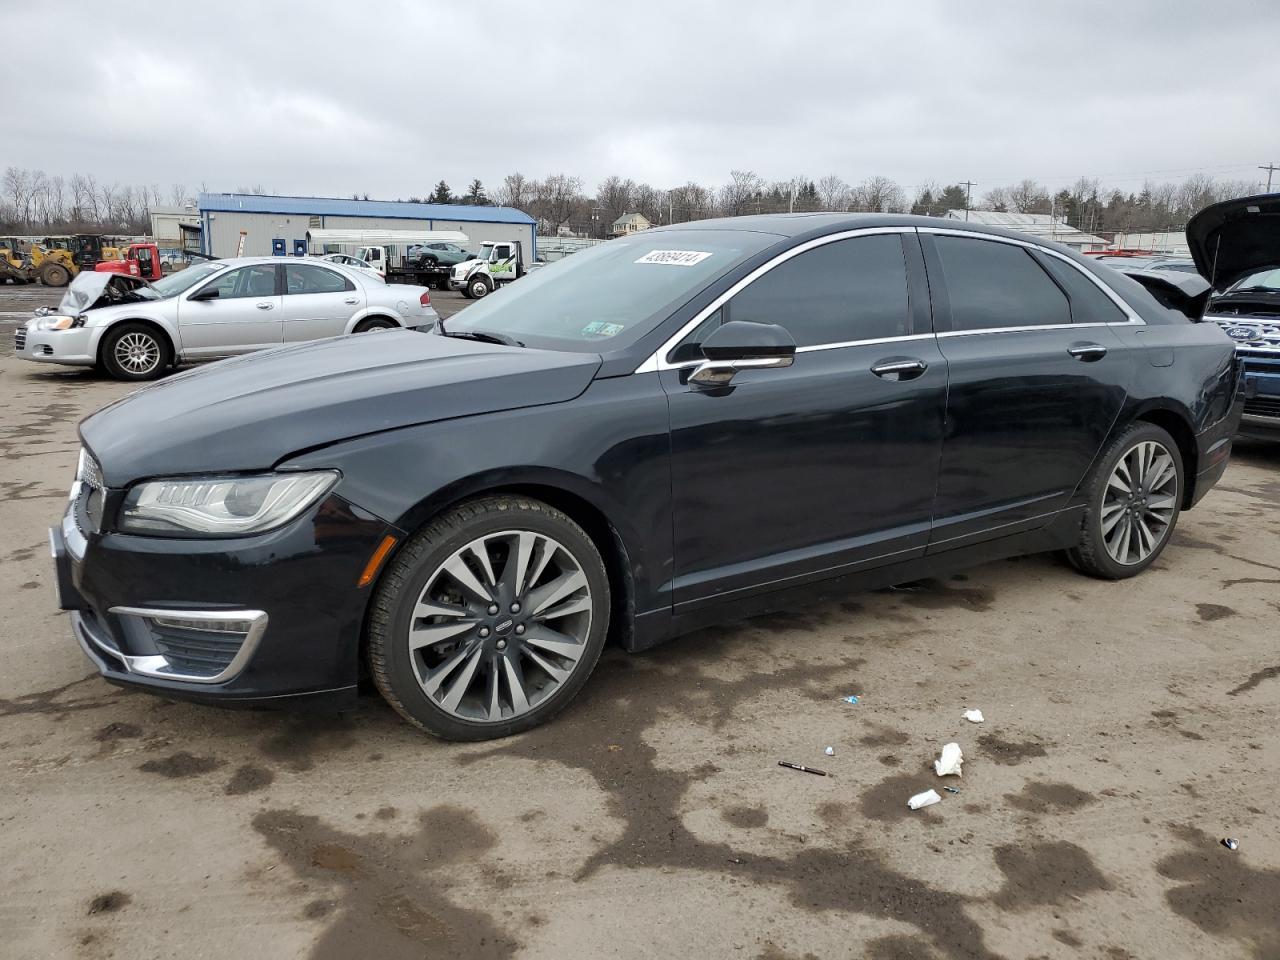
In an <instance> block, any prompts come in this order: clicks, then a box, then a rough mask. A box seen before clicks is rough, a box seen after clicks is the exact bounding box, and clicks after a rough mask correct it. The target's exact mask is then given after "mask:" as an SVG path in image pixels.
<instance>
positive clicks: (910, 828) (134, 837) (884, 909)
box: [0, 287, 1280, 960]
mask: <svg viewBox="0 0 1280 960" xmlns="http://www.w3.org/2000/svg"><path fill="white" fill-rule="evenodd" d="M435 299H436V302H437V305H438V306H440V307H445V308H446V309H449V308H452V307H455V306H459V305H461V304H462V303H464V302H465V301H461V300H459V299H458V298H457V297H456V295H451V294H438V295H436V297H435ZM56 300H57V294H56V292H55V293H54V294H53V295H52V296H50V292H49V291H47V290H44V289H43V288H39V287H37V288H27V289H25V290H22V289H14V288H0V402H2V403H3V407H2V408H0V410H2V414H0V494H3V498H2V499H0V577H2V579H3V582H4V584H5V586H4V588H3V589H0V624H2V626H0V643H2V644H3V659H2V661H0V662H3V664H4V665H5V669H4V670H3V671H0V771H2V773H0V864H3V869H2V870H0V957H4V958H11V957H23V958H26V957H32V958H37V957H38V958H44V957H108V956H115V957H120V958H141V957H175V958H177V957H182V958H188V957H206V958H213V957H218V958H220V957H228V958H231V957H236V958H238V957H265V956H271V957H317V958H353V957H377V958H379V960H383V958H399V957H406V958H407V957H433V958H434V957H440V958H446V957H447V958H472V957H521V958H559V960H563V958H567V957H568V958H577V957H593V958H594V957H637V958H640V957H643V958H650V957H661V956H665V957H677V958H678V957H689V956H699V957H707V958H711V957H747V958H767V960H801V958H809V957H818V958H829V957H860V958H861V957H865V958H872V960H902V958H908V957H912V958H967V957H977V958H983V957H993V956H1002V957H1009V958H1022V957H1098V958H1104V960H1124V958H1147V957H1159V958H1162V960H1164V958H1171V957H1197V958H1200V957H1214V958H1221V957H1254V958H1263V957H1266V958H1271V957H1277V956H1280V924H1278V923H1277V915H1278V910H1280V907H1278V906H1277V905H1280V831H1278V830H1277V829H1276V815H1277V813H1278V812H1280V809H1278V805H1277V801H1276V793H1275V791H1276V783H1277V782H1278V780H1280V741H1278V740H1277V738H1276V736H1275V727H1276V718H1277V711H1278V710H1280V649H1277V640H1276V638H1277V635H1278V632H1277V629H1276V624H1277V622H1280V590H1278V589H1277V584H1280V537H1278V536H1277V534H1278V533H1280V513H1278V512H1277V511H1278V509H1280V446H1277V447H1264V446H1252V447H1245V448H1241V449H1239V450H1238V451H1237V455H1236V458H1235V460H1234V461H1233V463H1232V465H1231V467H1230V469H1229V471H1228V473H1227V475H1226V477H1225V479H1224V480H1223V483H1222V484H1221V485H1220V487H1219V488H1218V489H1217V490H1215V491H1214V492H1213V493H1211V494H1210V496H1209V497H1208V499H1207V500H1206V501H1205V502H1204V503H1203V504H1202V505H1201V506H1200V507H1199V508H1197V509H1196V510H1195V511H1193V512H1192V513H1190V514H1188V515H1186V516H1184V517H1183V518H1182V521H1181V522H1180V523H1179V527H1178V532H1177V534H1176V537H1175V540H1174V542H1173V544H1172V546H1171V547H1170V548H1169V549H1168V551H1167V552H1166V553H1165V554H1164V556H1163V557H1162V558H1161V560H1160V562H1159V563H1158V564H1157V566H1156V567H1155V568H1153V570H1152V571H1151V572H1150V573H1148V574H1147V575H1146V576H1143V577H1141V578H1139V579H1138V580H1136V581H1130V582H1128V583H1123V584H1111V583H1103V582H1099V581H1094V580H1088V579H1085V578H1082V577H1080V576H1078V575H1076V574H1074V573H1073V572H1071V571H1070V570H1069V569H1068V568H1066V567H1065V566H1062V565H1060V564H1059V563H1057V562H1056V561H1055V560H1053V559H1051V558H1048V557H1036V558H1030V559H1022V560H1017V561H1013V562H1006V563H998V564H993V565H989V566H985V567H981V568H977V569H973V570H969V571H966V572H965V573H963V574H960V575H958V576H955V577H953V578H951V579H949V580H947V581H944V582H932V581H930V582H924V583H921V584H916V585H912V586H910V587H908V588H900V589H895V590H891V591H883V592H879V593H871V594H858V595H849V596H841V597H834V598H832V599H831V600H830V601H829V602H828V603H826V604H825V605H824V606H822V607H820V608H818V609H809V610H806V611H803V612H792V613H780V614H774V615H770V616H767V617H760V618H756V619H754V620H750V621H747V622H745V623H742V624H738V625H735V626H730V627H724V628H719V629H714V630H708V631H704V632H702V633H700V634H697V635H693V636H689V637H685V638H682V639H680V640H677V641H675V642H673V643H670V644H667V645H665V646H663V647H660V648H658V649H657V650H654V651H651V652H650V653H647V654H644V655H640V656H627V655H625V654H621V653H618V652H613V653H610V654H607V655H606V656H605V658H604V659H603V660H602V662H601V664H600V667H599V669H598V670H597V672H596V675H595V677H594V678H593V679H592V681H591V683H590V684H588V686H587V689H586V691H585V693H584V695H583V696H582V697H581V698H580V699H579V701H578V702H577V703H576V704H575V705H574V706H572V707H571V708H569V710H567V711H566V712H565V714H563V715H562V716H561V718H560V719H559V720H557V721H556V722H554V723H553V724H552V725H550V726H549V727H546V728H543V729H541V730H538V731H535V732H533V733H530V734H526V735H524V736H521V737H517V738H514V739H511V740H507V741H503V742H499V743H495V744H489V745H469V746H457V745H451V744H445V743H440V742H436V741H433V740H430V739H427V738H424V737H423V736H421V735H419V734H418V733H416V732H415V731H413V730H412V729H410V728H409V727H408V726H406V725H405V724H403V723H402V722H400V721H399V720H398V719H397V718H396V716H395V715H394V714H393V713H392V712H391V711H390V710H389V709H388V708H387V707H385V706H384V705H383V704H382V703H381V701H380V700H378V699H377V698H376V697H375V696H372V695H370V696H367V697H365V698H363V700H362V703H361V705H360V708H359V709H358V710H357V711H355V712H354V713H352V714H349V715H345V716H329V715H318V714H287V713H253V712H229V711H221V710H216V709H210V708H204V707H197V706H191V705H186V704H178V703H171V702H167V701H164V700H159V699H155V698H152V697H148V696H143V695H140V694H134V693H129V692H125V691H123V690H120V689H118V688H116V687H112V686H109V685H107V684H105V683H104V682H102V681H101V680H99V679H98V678H97V675H96V674H95V673H94V672H93V671H92V670H91V668H90V666H89V664H88V662H87V661H86V660H85V659H84V657H83V656H82V655H81V653H80V651H79V649H78V648H77V647H76V645H75V644H74V642H73V641H72V640H71V638H70V635H69V631H68V627H67V624H66V622H65V618H64V617H63V616H62V615H60V614H59V613H58V612H57V611H56V610H55V609H54V596H53V588H52V585H51V570H50V567H49V561H48V556H47V549H46V540H45V528H46V527H47V526H49V525H50V524H51V523H52V522H54V520H55V519H56V518H57V516H58V515H59V513H60V511H61V509H62V506H63V502H64V499H65V496H66V489H67V486H68V483H69V482H70V479H71V473H72V470H73V468H74V464H75V459H76V450H77V442H76V434H75V425H76V422H77V421H78V420H79V419H80V418H81V417H82V416H84V415H86V414H87V413H89V412H91V411H93V410H94V409H96V408H98V407H100V406H102V405H103V404H105V403H107V402H109V401H111V400H113V399H115V398H117V397H120V396H122V395H123V394H124V393H126V392H127V390H128V388H127V387H125V386H123V385H120V384H116V383H112V382H109V381H106V380H102V379H99V378H98V377H97V376H96V375H94V374H92V373H89V372H78V371H64V370H60V369H58V368H53V367H48V368H44V367H36V366H35V365H31V364H26V363H22V362H20V361H17V360H15V359H14V358H13V355H12V334H11V330H12V325H11V322H6V321H12V320H13V319H14V317H12V316H9V314H14V313H18V314H22V315H24V316H25V315H28V314H29V311H30V309H31V308H32V307H33V306H35V305H38V304H39V303H42V302H56ZM849 693H856V694H860V695H861V697H862V702H861V703H859V704H858V705H856V706H855V705H849V704H846V703H843V702H841V701H840V700H839V697H840V696H841V695H844V694H849ZM970 706H976V707H981V708H982V710H983V711H984V712H985V714H986V723H985V724H983V725H982V726H975V725H971V724H969V723H966V722H965V721H964V720H962V719H961V712H962V710H963V709H964V708H966V707H970ZM949 740H956V741H958V742H959V743H960V744H961V745H962V747H963V749H964V752H965V758H966V760H965V765H964V777H963V778H962V779H959V780H957V779H954V778H948V780H946V781H944V782H945V783H947V784H948V785H954V786H957V787H958V788H959V789H960V790H961V792H960V793H959V794H958V795H950V794H944V799H943V802H942V803H941V804H939V805H936V806H934V807H931V808H928V809H925V810H922V811H919V812H915V813H912V812H909V811H908V810H907V807H906V800H907V797H908V796H910V795H911V794H913V793H916V792H917V791H919V790H924V789H928V788H929V787H938V786H941V785H942V782H940V781H939V780H938V779H937V778H936V777H935V776H934V775H933V773H932V771H931V769H930V768H929V767H928V766H927V765H928V763H929V761H931V760H932V759H933V758H934V757H936V756H937V753H938V750H939V748H940V746H941V745H942V744H943V743H945V742H947V741H949ZM828 744H829V745H832V746H833V747H834V748H835V755H834V756H833V757H825V756H824V755H823V748H824V746H826V745H828ZM781 759H786V760H792V761H796V762H800V763H805V764H810V765H816V766H819V767H823V768H826V769H828V770H829V771H831V773H832V776H830V777H826V778H822V777H816V776H808V775H805V774H803V773H797V772H792V771H788V770H784V769H781V768H779V767H778V766H777V761H778V760H781ZM1225 836H1233V837H1238V838H1239V839H1240V848H1239V850H1238V851H1236V852H1234V853H1233V852H1230V851H1228V850H1226V849H1225V848H1224V847H1222V846H1221V845H1219V843H1218V841H1219V839H1220V838H1222V837H1225Z"/></svg>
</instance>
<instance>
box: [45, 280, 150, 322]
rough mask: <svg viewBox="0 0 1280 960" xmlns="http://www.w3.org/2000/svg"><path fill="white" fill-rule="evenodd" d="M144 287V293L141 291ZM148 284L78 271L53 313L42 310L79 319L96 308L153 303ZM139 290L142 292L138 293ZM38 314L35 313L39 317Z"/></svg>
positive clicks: (143, 281)
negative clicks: (138, 302)
mask: <svg viewBox="0 0 1280 960" xmlns="http://www.w3.org/2000/svg"><path fill="white" fill-rule="evenodd" d="M144 287H145V288H147V289H146V290H145V291H143V288H144ZM150 287H151V285H150V284H149V283H147V282H146V281H145V280H142V279H140V278H138V277H131V276H128V275H127V274H123V273H110V272H107V271H105V270H104V271H98V270H81V271H80V272H79V273H78V274H76V277H75V279H74V280H72V281H71V285H70V286H68V287H67V292H66V293H64V294H63V295H62V300H61V301H59V303H58V307H57V309H56V310H48V309H47V308H43V309H44V311H45V313H54V314H57V315H59V316H65V317H78V316H80V315H81V314H82V313H84V312H86V311H88V310H92V309H94V308H95V307H106V306H111V305H113V304H117V303H130V302H133V301H137V300H155V299H156V294H155V293H153V292H151V291H150ZM140 291H142V292H140ZM39 312H40V311H37V314H39Z"/></svg>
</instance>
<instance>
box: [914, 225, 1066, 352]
mask: <svg viewBox="0 0 1280 960" xmlns="http://www.w3.org/2000/svg"><path fill="white" fill-rule="evenodd" d="M934 242H935V243H936V244H937V250H938V257H939V259H940V260H941V261H942V272H943V273H944V274H945V276H946V281H947V295H948V297H949V298H950V300H951V328H952V329H953V330H987V329H992V328H1000V327H1031V326H1047V325H1050V324H1058V323H1070V322H1071V309H1070V307H1069V306H1068V304H1067V298H1066V296H1065V295H1064V294H1063V292H1062V291H1061V290H1060V289H1059V288H1058V285H1057V284H1056V283H1054V282H1053V280H1051V279H1050V278H1049V275H1048V274H1047V273H1045V272H1044V270H1042V269H1041V268H1040V266H1039V264H1037V263H1036V261H1035V259H1034V258H1033V257H1032V256H1031V254H1030V253H1028V252H1027V251H1026V249H1024V248H1023V247H1019V246H1016V245H1014V244H1011V243H999V242H996V241H993V240H975V239H970V238H968V237H948V236H939V237H935V238H934Z"/></svg>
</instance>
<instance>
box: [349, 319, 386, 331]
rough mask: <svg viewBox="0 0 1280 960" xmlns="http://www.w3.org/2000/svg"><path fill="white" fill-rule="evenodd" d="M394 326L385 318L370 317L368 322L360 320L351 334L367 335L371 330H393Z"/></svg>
mask: <svg viewBox="0 0 1280 960" xmlns="http://www.w3.org/2000/svg"><path fill="white" fill-rule="evenodd" d="M395 327H396V324H395V323H394V322H392V321H391V320H388V319H387V318H386V317H370V318H369V319H368V320H361V321H360V322H359V323H357V324H356V328H355V329H354V330H353V331H351V332H352V333H369V332H370V331H373V330H394V329H395Z"/></svg>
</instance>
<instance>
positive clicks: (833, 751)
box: [822, 747, 836, 757]
mask: <svg viewBox="0 0 1280 960" xmlns="http://www.w3.org/2000/svg"><path fill="white" fill-rule="evenodd" d="M822 752H823V753H825V754H826V755H827V756H828V757H834V756H835V755H836V748H835V747H827V749H825V750H823V751H822Z"/></svg>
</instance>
